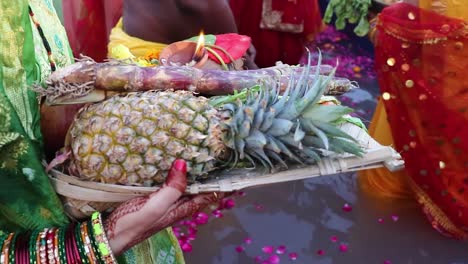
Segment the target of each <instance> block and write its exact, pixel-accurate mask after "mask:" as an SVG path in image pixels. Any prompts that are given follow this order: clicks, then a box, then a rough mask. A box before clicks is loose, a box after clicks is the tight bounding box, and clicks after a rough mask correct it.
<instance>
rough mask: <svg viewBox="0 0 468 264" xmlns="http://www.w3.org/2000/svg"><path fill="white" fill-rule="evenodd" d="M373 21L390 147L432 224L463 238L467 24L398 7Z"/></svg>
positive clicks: (466, 222) (467, 162) (467, 199)
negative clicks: (399, 158) (392, 143)
mask: <svg viewBox="0 0 468 264" xmlns="http://www.w3.org/2000/svg"><path fill="white" fill-rule="evenodd" d="M377 23H378V24H377V36H376V65H377V72H378V76H379V84H380V88H381V90H382V93H383V94H382V97H383V99H384V103H385V108H386V110H387V113H388V119H389V123H390V126H391V129H392V135H393V138H394V141H395V147H396V149H397V150H398V151H399V152H401V154H402V156H403V158H404V160H405V164H406V165H405V166H406V171H407V173H408V175H409V176H410V178H411V183H412V186H413V189H414V190H415V192H416V195H417V198H418V201H419V203H420V204H421V205H422V206H423V210H424V213H425V214H426V215H427V216H428V217H429V219H430V221H431V223H432V226H433V227H434V228H436V229H438V230H439V231H441V232H442V233H444V234H447V235H450V236H453V237H456V238H463V239H466V238H468V124H467V122H468V70H467V69H468V24H467V21H463V20H457V19H452V18H448V17H444V16H441V15H438V14H436V13H433V12H430V11H426V10H423V9H419V8H417V7H414V6H411V5H408V4H404V3H400V4H395V5H393V6H391V7H388V8H386V9H384V10H383V11H382V13H381V14H380V15H379V19H378V22H377Z"/></svg>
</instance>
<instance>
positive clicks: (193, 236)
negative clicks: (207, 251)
mask: <svg viewBox="0 0 468 264" xmlns="http://www.w3.org/2000/svg"><path fill="white" fill-rule="evenodd" d="M187 239H188V240H189V241H193V240H195V239H197V235H196V234H189V235H188V237H187Z"/></svg>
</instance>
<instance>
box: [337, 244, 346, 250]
mask: <svg viewBox="0 0 468 264" xmlns="http://www.w3.org/2000/svg"><path fill="white" fill-rule="evenodd" d="M339 249H340V251H341V252H347V251H348V245H346V244H340V246H339Z"/></svg>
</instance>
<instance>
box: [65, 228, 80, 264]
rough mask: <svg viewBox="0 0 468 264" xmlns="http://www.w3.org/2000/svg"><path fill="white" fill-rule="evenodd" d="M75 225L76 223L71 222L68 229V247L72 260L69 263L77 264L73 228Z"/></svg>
mask: <svg viewBox="0 0 468 264" xmlns="http://www.w3.org/2000/svg"><path fill="white" fill-rule="evenodd" d="M74 227H75V224H74V223H71V224H70V225H69V226H68V230H67V244H68V249H69V255H70V260H69V262H68V263H71V264H77V263H78V262H77V259H76V255H75V252H74V251H75V250H74V246H73V243H74V242H73V228H74Z"/></svg>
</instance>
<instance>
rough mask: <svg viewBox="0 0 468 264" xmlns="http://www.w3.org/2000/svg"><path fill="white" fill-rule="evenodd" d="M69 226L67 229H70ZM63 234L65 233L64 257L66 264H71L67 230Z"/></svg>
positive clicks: (71, 258)
mask: <svg viewBox="0 0 468 264" xmlns="http://www.w3.org/2000/svg"><path fill="white" fill-rule="evenodd" d="M70 225H71V224H70ZM70 225H69V226H68V227H70ZM64 232H65V255H66V257H67V263H73V257H72V254H71V249H70V237H69V228H67V229H65V231H64Z"/></svg>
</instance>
